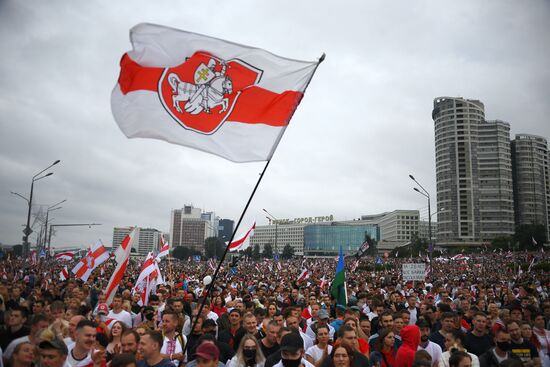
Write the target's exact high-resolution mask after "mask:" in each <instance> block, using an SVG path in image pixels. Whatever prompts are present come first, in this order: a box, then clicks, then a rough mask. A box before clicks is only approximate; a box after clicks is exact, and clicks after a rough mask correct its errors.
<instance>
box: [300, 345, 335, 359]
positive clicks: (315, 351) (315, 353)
mask: <svg viewBox="0 0 550 367" xmlns="http://www.w3.org/2000/svg"><path fill="white" fill-rule="evenodd" d="M331 352H332V345H328V355H330V353H331ZM323 353H324V350H323V349H321V348H319V347H318V346H317V344H315V345H314V346H313V347H310V348H308V349H307V350H306V355H308V356H310V357H311V358H313V360H314V361H315V363H317V362H319V360H320V359H321V358H322V357H323Z"/></svg>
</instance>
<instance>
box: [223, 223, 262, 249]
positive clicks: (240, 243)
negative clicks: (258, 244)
mask: <svg viewBox="0 0 550 367" xmlns="http://www.w3.org/2000/svg"><path fill="white" fill-rule="evenodd" d="M255 228H256V221H254V223H252V227H250V229H249V230H248V231H246V233H243V234H241V235H240V236H238V237H237V238H235V239H233V242H231V244H230V245H229V252H238V251H244V250H246V249H247V248H249V247H250V236H252V235H253V234H254V229H255Z"/></svg>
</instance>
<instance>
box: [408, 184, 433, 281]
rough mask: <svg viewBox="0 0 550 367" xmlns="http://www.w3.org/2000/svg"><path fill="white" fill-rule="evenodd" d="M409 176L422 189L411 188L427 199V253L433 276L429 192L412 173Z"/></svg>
mask: <svg viewBox="0 0 550 367" xmlns="http://www.w3.org/2000/svg"><path fill="white" fill-rule="evenodd" d="M409 177H410V179H411V180H413V181H414V182H415V183H416V184H417V185H418V186H420V188H421V189H422V191H420V190H419V189H418V188H417V187H414V188H413V190H414V191H416V192H418V193H419V194H420V195H422V196H424V197H426V198H427V199H428V254H429V256H430V275H432V276H433V273H432V270H433V267H432V262H433V259H432V255H433V244H432V210H431V203H430V193H429V192H428V190H426V189H425V188H424V186H422V185H421V184H420V182H418V181H416V179H415V178H414V176H413V175H409Z"/></svg>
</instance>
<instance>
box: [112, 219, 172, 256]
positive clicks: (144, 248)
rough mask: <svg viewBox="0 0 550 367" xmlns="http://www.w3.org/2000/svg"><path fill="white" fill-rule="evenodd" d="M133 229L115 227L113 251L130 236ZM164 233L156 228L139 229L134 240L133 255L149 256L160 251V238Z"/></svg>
mask: <svg viewBox="0 0 550 367" xmlns="http://www.w3.org/2000/svg"><path fill="white" fill-rule="evenodd" d="M132 229H133V227H130V226H126V227H115V228H113V247H112V249H113V251H115V250H116V249H117V248H118V246H120V244H121V243H122V241H123V240H124V238H125V237H126V236H127V235H128V234H130V232H131V231H132ZM161 235H162V232H160V231H159V230H158V229H154V228H140V227H138V228H137V233H136V237H135V238H134V246H133V247H132V253H134V252H135V253H137V255H139V256H147V254H148V253H149V252H151V251H158V250H159V246H160V237H161Z"/></svg>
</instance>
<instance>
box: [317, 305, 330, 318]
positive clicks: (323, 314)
mask: <svg viewBox="0 0 550 367" xmlns="http://www.w3.org/2000/svg"><path fill="white" fill-rule="evenodd" d="M317 317H318V318H320V319H328V312H327V310H325V309H324V308H323V309H320V310H319V312H318V313H317Z"/></svg>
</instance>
